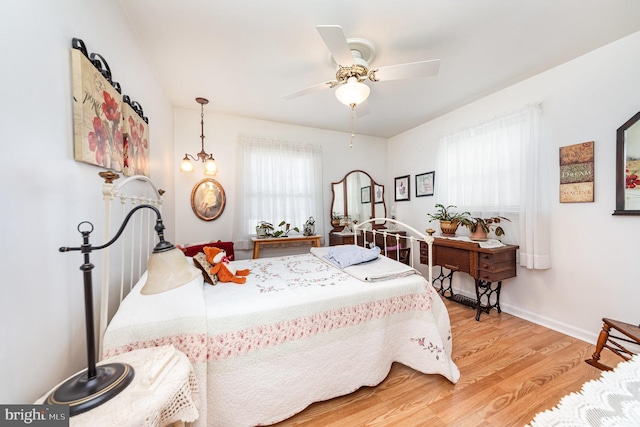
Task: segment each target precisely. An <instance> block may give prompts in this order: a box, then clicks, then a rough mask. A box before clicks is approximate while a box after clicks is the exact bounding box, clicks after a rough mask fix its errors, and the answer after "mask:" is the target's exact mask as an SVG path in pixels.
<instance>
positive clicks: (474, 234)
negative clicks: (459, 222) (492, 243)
mask: <svg viewBox="0 0 640 427" xmlns="http://www.w3.org/2000/svg"><path fill="white" fill-rule="evenodd" d="M488 235H489V233H487V232H486V231H484V230H483V228H482V227H480V226H478V227H476V231H471V230H469V238H470V239H471V240H475V241H477V242H484V241H485V240H488V238H487V236H488Z"/></svg>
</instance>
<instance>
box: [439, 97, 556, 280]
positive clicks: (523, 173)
mask: <svg viewBox="0 0 640 427" xmlns="http://www.w3.org/2000/svg"><path fill="white" fill-rule="evenodd" d="M540 120H541V107H540V105H539V104H538V105H535V106H529V107H526V108H523V109H521V110H518V111H515V112H512V113H509V114H505V115H504V116H501V117H497V118H495V119H493V120H490V121H488V122H486V123H483V124H480V125H477V126H473V127H470V128H467V129H465V130H462V131H459V132H456V133H453V134H450V135H447V136H444V137H442V138H441V139H440V147H439V148H440V151H439V156H438V161H437V164H438V168H437V171H438V176H439V178H438V179H437V180H436V200H437V202H438V203H442V204H443V205H445V206H447V205H455V206H457V207H458V209H459V210H463V211H470V212H471V213H472V214H473V215H474V216H481V217H486V216H492V215H500V216H506V217H508V218H510V219H512V220H515V223H516V224H515V225H514V227H513V228H514V233H515V234H517V236H516V239H517V243H518V244H519V245H520V264H521V265H523V266H526V267H527V268H549V266H550V256H549V224H548V221H549V219H548V216H549V207H548V173H547V171H546V159H547V157H546V154H545V153H546V150H545V149H544V145H543V143H544V141H543V140H542V139H541V138H540ZM510 237H512V236H510Z"/></svg>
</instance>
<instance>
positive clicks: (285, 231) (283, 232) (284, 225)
mask: <svg viewBox="0 0 640 427" xmlns="http://www.w3.org/2000/svg"><path fill="white" fill-rule="evenodd" d="M278 228H279V229H278V230H276V231H274V232H273V234H272V236H271V237H288V235H289V232H290V231H291V230H294V231H295V232H296V233H299V232H300V229H299V228H298V227H293V228H292V227H291V224H289V223H288V222H287V221H281V222H280V224H278Z"/></svg>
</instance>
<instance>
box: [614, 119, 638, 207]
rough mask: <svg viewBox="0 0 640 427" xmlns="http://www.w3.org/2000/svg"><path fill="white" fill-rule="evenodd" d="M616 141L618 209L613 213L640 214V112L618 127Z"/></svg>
mask: <svg viewBox="0 0 640 427" xmlns="http://www.w3.org/2000/svg"><path fill="white" fill-rule="evenodd" d="M616 141H617V149H616V210H615V211H614V212H613V214H614V215H640V113H637V114H636V115H635V116H633V117H632V118H630V119H629V120H628V121H627V122H626V123H625V124H623V125H622V126H620V127H619V128H618V131H617V135H616Z"/></svg>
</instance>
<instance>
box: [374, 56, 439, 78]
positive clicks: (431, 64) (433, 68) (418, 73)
mask: <svg viewBox="0 0 640 427" xmlns="http://www.w3.org/2000/svg"><path fill="white" fill-rule="evenodd" d="M438 71H440V60H439V59H432V60H430V61H419V62H409V63H407V64H398V65H388V66H386V67H380V68H379V69H378V71H376V72H375V76H376V78H377V79H378V80H380V81H387V80H400V79H413V78H417V77H428V76H435V75H436V74H438Z"/></svg>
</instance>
